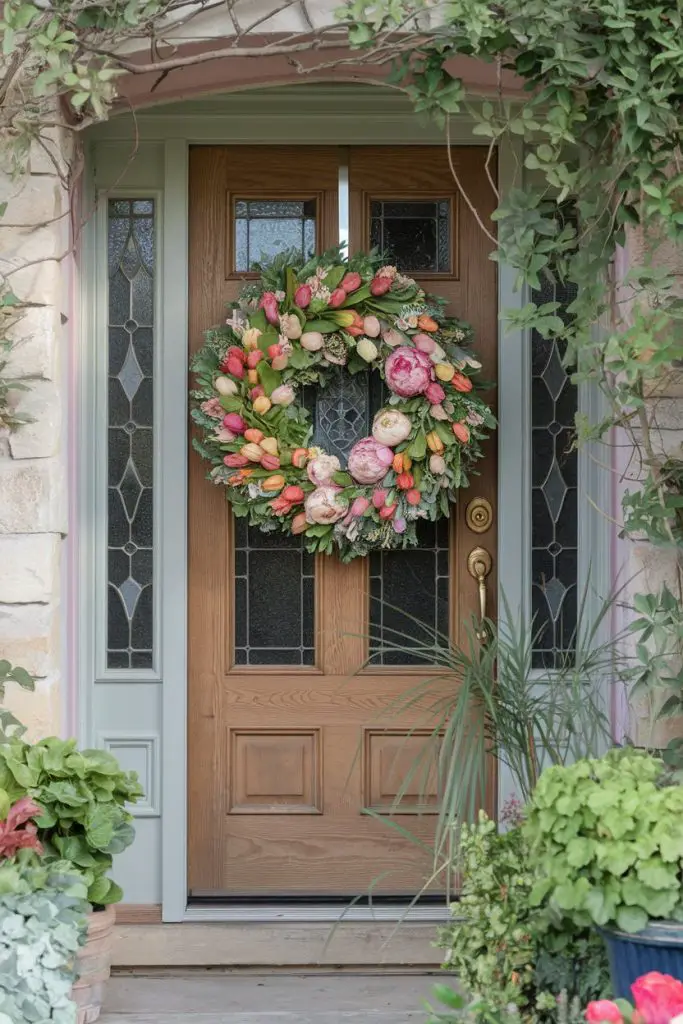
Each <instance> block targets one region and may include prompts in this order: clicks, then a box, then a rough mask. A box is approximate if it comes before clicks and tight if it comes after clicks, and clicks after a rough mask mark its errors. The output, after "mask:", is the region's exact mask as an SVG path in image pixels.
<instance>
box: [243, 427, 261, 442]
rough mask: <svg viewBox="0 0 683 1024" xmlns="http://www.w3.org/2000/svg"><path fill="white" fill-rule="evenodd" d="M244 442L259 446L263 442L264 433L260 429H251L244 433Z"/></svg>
mask: <svg viewBox="0 0 683 1024" xmlns="http://www.w3.org/2000/svg"><path fill="white" fill-rule="evenodd" d="M244 440H245V441H252V442H253V443H254V444H258V443H259V442H260V441H262V440H263V431H262V430H259V429H258V427H249V429H248V430H245V431H244Z"/></svg>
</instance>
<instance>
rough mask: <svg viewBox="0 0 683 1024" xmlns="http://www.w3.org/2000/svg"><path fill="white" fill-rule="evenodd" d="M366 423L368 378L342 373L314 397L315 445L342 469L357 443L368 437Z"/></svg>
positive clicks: (365, 375)
mask: <svg viewBox="0 0 683 1024" xmlns="http://www.w3.org/2000/svg"><path fill="white" fill-rule="evenodd" d="M369 419H370V410H369V391H368V377H367V374H364V373H358V374H355V375H354V376H352V375H351V374H350V373H346V372H344V371H343V370H342V371H340V372H339V373H338V374H336V376H335V377H334V378H333V379H332V380H331V382H330V383H329V384H328V385H327V387H325V388H321V389H320V390H319V391H318V392H317V394H316V395H315V421H314V422H315V436H314V443H315V444H316V445H319V446H320V447H321V448H324V449H325V451H326V452H327V453H328V454H329V455H336V456H337V457H338V458H339V460H340V462H341V464H342V466H345V465H346V460H347V458H348V455H349V452H350V451H351V449H352V448H353V446H354V444H355V443H356V441H360V439H361V438H362V437H367V436H368V434H369V432H370V423H369Z"/></svg>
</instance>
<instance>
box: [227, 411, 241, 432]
mask: <svg viewBox="0 0 683 1024" xmlns="http://www.w3.org/2000/svg"><path fill="white" fill-rule="evenodd" d="M223 426H224V427H227V428H228V430H232V432H233V434H243V433H244V431H245V430H246V429H247V424H246V423H245V422H244V420H243V419H242V417H241V416H240V415H239V413H236V412H229V413H228V414H227V416H224V417H223Z"/></svg>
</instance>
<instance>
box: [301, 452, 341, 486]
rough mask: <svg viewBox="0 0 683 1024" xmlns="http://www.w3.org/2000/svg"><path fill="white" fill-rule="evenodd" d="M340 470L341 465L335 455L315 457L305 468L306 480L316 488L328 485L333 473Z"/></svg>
mask: <svg viewBox="0 0 683 1024" xmlns="http://www.w3.org/2000/svg"><path fill="white" fill-rule="evenodd" d="M340 469H341V464H340V462H339V459H338V458H337V456H336V455H325V454H322V455H317V456H316V457H315V458H314V459H311V461H310V462H309V463H308V465H307V466H306V472H307V474H308V479H309V480H310V481H311V483H312V484H315V486H316V487H321V486H322V485H323V484H329V483H330V481H331V480H332V477H333V476H334V474H335V473H338V472H339V470H340Z"/></svg>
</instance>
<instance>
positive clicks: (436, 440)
mask: <svg viewBox="0 0 683 1024" xmlns="http://www.w3.org/2000/svg"><path fill="white" fill-rule="evenodd" d="M426 440H427V447H428V448H429V450H430V452H437V453H438V454H440V453H441V452H442V451H443V450H444V447H445V445H444V443H443V441H442V440H441V438H440V437H439V435H438V434H437V432H436V431H435V430H430V432H429V433H428V434H427V438H426Z"/></svg>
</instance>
